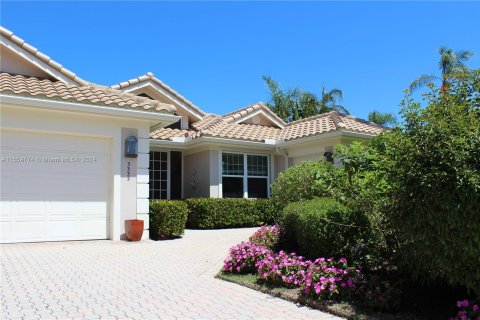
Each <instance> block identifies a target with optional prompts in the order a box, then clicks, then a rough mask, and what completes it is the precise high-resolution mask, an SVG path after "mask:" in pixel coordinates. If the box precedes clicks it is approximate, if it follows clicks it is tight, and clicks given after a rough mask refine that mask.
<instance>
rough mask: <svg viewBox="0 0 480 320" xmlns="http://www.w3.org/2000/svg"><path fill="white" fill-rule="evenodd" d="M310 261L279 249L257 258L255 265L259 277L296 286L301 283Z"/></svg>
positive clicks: (284, 284)
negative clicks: (276, 251) (262, 257)
mask: <svg viewBox="0 0 480 320" xmlns="http://www.w3.org/2000/svg"><path fill="white" fill-rule="evenodd" d="M310 263H311V262H310V261H305V259H304V258H303V257H301V256H297V255H296V254H295V253H287V252H284V251H280V252H279V253H277V254H273V253H272V254H270V255H267V256H266V257H265V258H264V259H262V260H259V261H258V262H257V263H256V267H257V269H258V274H259V276H260V278H262V279H265V280H266V281H267V282H270V283H276V284H280V285H283V286H286V287H298V286H300V285H302V284H303V282H304V279H305V271H306V269H307V268H308V267H309V265H310Z"/></svg>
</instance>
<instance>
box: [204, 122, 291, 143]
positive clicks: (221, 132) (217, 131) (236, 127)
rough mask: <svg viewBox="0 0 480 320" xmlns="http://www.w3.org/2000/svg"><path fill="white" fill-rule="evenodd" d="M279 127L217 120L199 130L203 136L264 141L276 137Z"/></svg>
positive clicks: (279, 130)
mask: <svg viewBox="0 0 480 320" xmlns="http://www.w3.org/2000/svg"><path fill="white" fill-rule="evenodd" d="M280 132H281V129H279V128H273V127H267V126H259V125H255V124H243V123H242V124H237V123H226V122H219V123H216V124H214V125H212V126H210V127H208V128H206V129H203V130H201V133H202V135H203V136H210V137H218V138H227V139H235V140H248V141H264V140H265V139H276V137H277V136H278V135H279V134H280Z"/></svg>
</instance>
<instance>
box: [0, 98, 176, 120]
mask: <svg viewBox="0 0 480 320" xmlns="http://www.w3.org/2000/svg"><path fill="white" fill-rule="evenodd" d="M0 103H2V104H4V103H8V104H12V105H15V106H19V107H42V108H45V109H48V110H56V111H75V112H82V113H91V114H98V115H107V116H116V117H122V118H129V119H141V120H152V121H161V122H163V123H165V125H169V124H171V123H174V122H177V121H178V120H179V119H180V116H175V115H172V114H168V113H157V112H148V111H141V110H132V109H122V108H116V107H104V106H99V105H93V104H85V103H75V102H69V101H59V100H47V99H39V98H30V97H24V96H14V95H6V94H0Z"/></svg>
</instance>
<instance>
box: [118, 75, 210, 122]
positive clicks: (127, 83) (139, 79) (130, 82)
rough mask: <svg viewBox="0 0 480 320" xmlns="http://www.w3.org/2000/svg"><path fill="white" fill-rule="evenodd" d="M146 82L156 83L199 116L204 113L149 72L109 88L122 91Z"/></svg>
mask: <svg viewBox="0 0 480 320" xmlns="http://www.w3.org/2000/svg"><path fill="white" fill-rule="evenodd" d="M148 80H151V81H152V82H154V83H156V84H157V85H159V86H160V87H162V88H163V89H165V90H166V91H168V92H169V93H171V94H172V95H173V96H175V97H177V98H178V99H179V100H180V101H182V102H184V103H185V104H186V105H188V106H189V107H190V108H192V109H193V110H195V111H196V112H198V113H199V114H201V115H202V116H204V115H205V114H206V113H205V112H203V111H202V110H201V109H200V108H199V107H197V106H196V105H194V104H193V103H192V102H191V101H189V100H188V99H187V98H185V97H184V96H182V95H181V94H180V93H178V92H177V91H175V90H173V89H172V88H171V87H169V86H168V85H166V84H165V83H164V82H162V81H161V80H160V79H158V78H157V77H155V76H154V75H153V73H151V72H147V73H146V74H144V75H143V76H140V77H137V78H134V79H130V80H127V81H124V82H121V83H119V84H116V85H113V86H111V88H112V89H118V90H123V89H125V88H128V87H130V86H133V85H135V84H138V83H141V82H146V81H148Z"/></svg>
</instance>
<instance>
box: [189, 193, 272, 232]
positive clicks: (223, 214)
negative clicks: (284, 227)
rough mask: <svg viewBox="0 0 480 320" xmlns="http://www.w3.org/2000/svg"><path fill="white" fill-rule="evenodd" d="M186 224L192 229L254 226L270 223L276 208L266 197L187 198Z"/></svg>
mask: <svg viewBox="0 0 480 320" xmlns="http://www.w3.org/2000/svg"><path fill="white" fill-rule="evenodd" d="M185 202H186V203H187V205H188V211H189V213H188V222H187V226H188V227H189V228H194V229H220V228H238V227H256V226H260V225H262V224H265V223H271V222H272V221H273V220H274V218H275V216H276V209H275V207H274V206H273V203H272V202H271V201H270V200H268V199H213V198H196V199H187V200H185Z"/></svg>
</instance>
